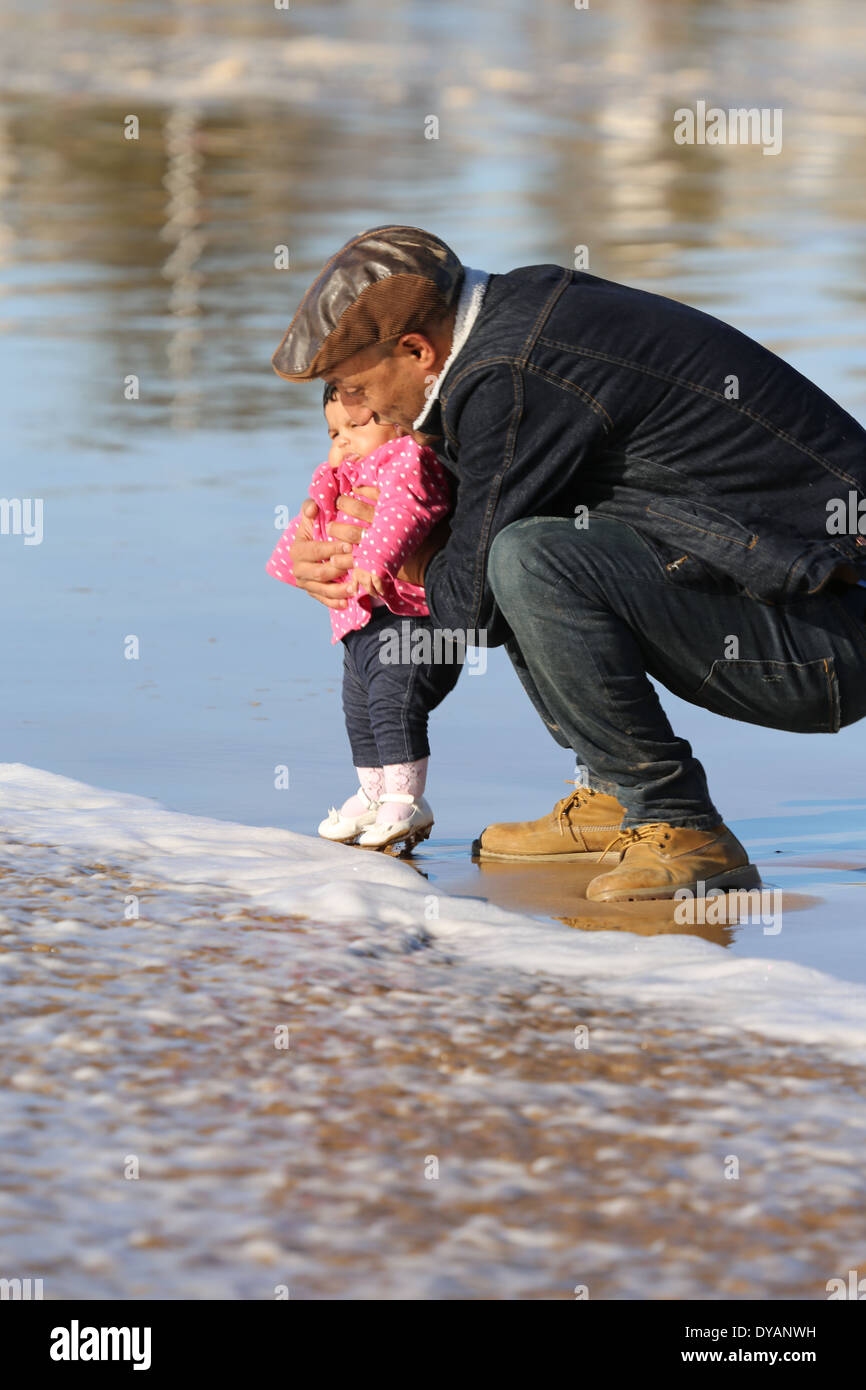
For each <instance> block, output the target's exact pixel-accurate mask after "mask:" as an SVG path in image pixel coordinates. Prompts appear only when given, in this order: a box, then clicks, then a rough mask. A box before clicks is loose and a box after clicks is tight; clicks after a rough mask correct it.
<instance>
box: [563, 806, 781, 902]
mask: <svg viewBox="0 0 866 1390" xmlns="http://www.w3.org/2000/svg"><path fill="white" fill-rule="evenodd" d="M618 846H619V847H621V848H622V850H623V855H622V858H621V859H620V862H619V864H618V865H617V867H616V868H615V869H611V870H610V871H609V872H608V873H606V874H598V875H597V876H596V877H595V878H594V879H592V880H591V881H590V882H589V884H588V885H587V889H586V896H587V897H588V898H591V899H592V901H593V902H602V903H630V902H634V901H636V900H640V899H642V898H672V897H673V896H674V893H675V892H676V891H677V889H678V888H688V889H690V890H691V891H692V892H693V893H694V894H696V895H697V894H698V893H701V892H703V893H708V892H709V891H710V890H711V889H720V890H722V891H724V890H726V889H728V888H756V887H757V886H758V884H759V883H760V881H761V878H760V874H759V873H758V870H757V869H756V868H755V866H754V864H750V863H749V856H748V854H747V853H746V851H745V850H744V849H743V846H742V845H741V844H740V842H739V840H738V839H737V838H736V836H735V835H732V834H731V832H730V830H728V828H727V826H726V825H723V824H722V823H721V822H719V824H718V825H716V826H713V828H712V830H689V829H687V828H686V827H684V826H681V825H665V824H664V823H663V822H661V821H657V822H654V823H653V824H652V825H638V826H635V827H634V828H629V829H628V830H621V831H620V833H619V835H617V836H615V837H614V842H613V844H612V845H611V846H609V848H614V849H615V848H617V847H618ZM599 862H603V861H601V860H600V861H599ZM699 883H702V884H703V888H702V889H701V888H699V887H698V885H699Z"/></svg>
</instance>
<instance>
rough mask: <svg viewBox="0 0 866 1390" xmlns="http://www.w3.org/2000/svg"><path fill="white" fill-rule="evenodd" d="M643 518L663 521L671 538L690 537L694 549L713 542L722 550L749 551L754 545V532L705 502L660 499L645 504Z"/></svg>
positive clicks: (668, 498)
mask: <svg viewBox="0 0 866 1390" xmlns="http://www.w3.org/2000/svg"><path fill="white" fill-rule="evenodd" d="M647 515H648V516H656V517H661V518H662V520H663V521H666V522H667V523H668V534H669V535H671V536H673V535H680V536H682V537H683V539H686V538H687V537H689V536H690V537H691V544H692V548H693V549H695V550H696V549H697V548H698V547H699V546H704V547H706V546H712V544H713V542H714V541H715V542H719V543H720V544H721V546H722V547H725V548H726V547H728V546H735V547H736V548H737V549H739V550H751V549H752V547H753V546H755V545H757V543H758V536H757V533H756V532H754V531H751V530H750V529H749V528H748V526H744V525H743V524H742V522H740V521H737V520H735V518H734V517H732V516H728V515H727V513H725V512H720V511H717V510H716V508H715V507H708V506H707V505H706V503H705V502H692V501H690V500H689V499H688V498H681V497H676V498H674V497H660V498H658V499H657V500H656V501H655V502H650V503H648V504H647Z"/></svg>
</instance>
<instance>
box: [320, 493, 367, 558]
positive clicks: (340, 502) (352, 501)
mask: <svg viewBox="0 0 866 1390" xmlns="http://www.w3.org/2000/svg"><path fill="white" fill-rule="evenodd" d="M362 497H369V498H370V499H371V501H370V502H362V501H361V498H362ZM378 500H379V489H378V488H377V487H359V488H357V489H356V492H355V493H353V494H352V496H351V497H343V496H340V497H338V498H337V511H338V512H345V513H346V515H347V516H350V517H356V518H357V522H361V523H363V525H358V524H357V523H355V524H353V523H352V522H345V523H343V522H339V521H333V522H331V525H330V526H329V527H328V535H329V536H333V537H334V539H335V540H338V541H348V542H349V544H350V545H360V544H361V541H362V540H363V539H364V527H365V526H369V524H370V522H371V521H372V520H373V517H374V516H375V515H376V506H375V504H376V502H378Z"/></svg>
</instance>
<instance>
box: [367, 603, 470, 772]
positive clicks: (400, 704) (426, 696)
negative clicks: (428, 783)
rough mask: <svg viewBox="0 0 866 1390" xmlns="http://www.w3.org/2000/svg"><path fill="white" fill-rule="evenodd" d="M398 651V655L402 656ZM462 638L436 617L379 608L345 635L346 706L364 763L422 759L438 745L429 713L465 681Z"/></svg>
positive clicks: (384, 764) (378, 764)
mask: <svg viewBox="0 0 866 1390" xmlns="http://www.w3.org/2000/svg"><path fill="white" fill-rule="evenodd" d="M395 657H396V658H398V659H395ZM460 657H461V645H460V643H459V642H453V641H452V640H450V639H448V638H447V637H444V636H443V634H442V633H441V631H440V632H439V634H438V635H437V630H436V629H435V628H434V626H433V621H432V619H431V618H403V617H398V615H397V614H396V613H392V612H391V610H390V609H388V608H374V609H373V612H372V614H371V617H370V621H369V623H367V625H366V627H362V628H360V629H359V630H358V631H356V632H348V633H347V634H346V636H345V637H344V638H343V712H344V714H345V716H346V732H347V733H348V735H349V742H350V744H351V746H352V760H353V762H354V764H355V766H356V767H389V766H392V765H393V764H394V763H414V762H416V761H417V760H418V759H419V758H426V757H428V756H429V753H430V744H429V742H428V738H427V716H428V715H429V713H430V711H431V710H433V709H435V708H436V706H437V705H438V704H440V703H441V701H442V700H444V698H445V696H446V695H447V694H448V692H449V691H450V690H453V688H454V686H455V685H456V683H457V678H458V676H459V675H460V669H461V664H462V663H461V660H460Z"/></svg>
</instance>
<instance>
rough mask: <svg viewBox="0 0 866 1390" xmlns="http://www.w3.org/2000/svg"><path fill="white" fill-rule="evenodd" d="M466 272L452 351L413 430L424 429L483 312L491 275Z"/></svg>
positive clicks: (478, 271) (458, 304)
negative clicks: (443, 386) (455, 363)
mask: <svg viewBox="0 0 866 1390" xmlns="http://www.w3.org/2000/svg"><path fill="white" fill-rule="evenodd" d="M464 270H465V272H466V273H465V276H464V279H463V284H462V285H461V287H460V298H459V299H458V301H457V316H456V318H455V320H454V336H453V338H452V339H451V351H450V352H449V354H448V356H447V358H446V359H445V364H444V366H443V367H442V370H441V372H440V373H439V375H438V376H437V378H436V384H435V385H434V387H433V389H432V391H431V392H430V395H429V396H428V397H427V400H426V401H425V403H424V409H423V410H422V411H421V414H420V415H419V416H418V419H417V420H415V421H414V423H413V425H412V428H413V430H420V429H421V428H422V426H423V424H424V421H425V420H426V419H427V416H428V415H429V414H430V411H431V410H432V409H433V404H434V402H438V400H439V391H440V389H441V387H442V384H443V383H444V381H445V378H446V376H447V375H448V373H449V371H450V370H451V367H452V365H453V363H454V360H455V358H456V357H457V355H458V353H459V352H460V350H461V348H462V347H463V345H464V343H465V342H466V339H467V338H468V337H469V334H470V333H471V332H472V329H473V328H474V326H475V320H476V319H477V318H478V315H479V313H480V312H481V305H482V302H483V300H484V294H485V291H486V289H487V283H488V281H489V279H490V275H489V274H488V272H487V271H486V270H472V269H470V267H469V266H468V265H467V266H464ZM428 433H429V431H428Z"/></svg>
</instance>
